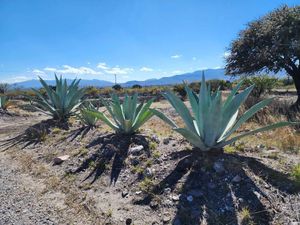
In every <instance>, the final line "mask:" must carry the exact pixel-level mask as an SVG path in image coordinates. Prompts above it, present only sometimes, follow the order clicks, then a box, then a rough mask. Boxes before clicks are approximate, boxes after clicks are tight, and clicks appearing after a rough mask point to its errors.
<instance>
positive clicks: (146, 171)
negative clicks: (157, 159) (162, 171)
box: [145, 168, 153, 177]
mask: <svg viewBox="0 0 300 225" xmlns="http://www.w3.org/2000/svg"><path fill="white" fill-rule="evenodd" d="M145 176H146V177H152V176H153V171H152V170H151V169H150V168H147V169H146V170H145Z"/></svg>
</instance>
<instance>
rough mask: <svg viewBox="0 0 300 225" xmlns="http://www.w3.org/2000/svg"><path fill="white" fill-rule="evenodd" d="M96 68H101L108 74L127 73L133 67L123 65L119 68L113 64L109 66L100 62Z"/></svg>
mask: <svg viewBox="0 0 300 225" xmlns="http://www.w3.org/2000/svg"><path fill="white" fill-rule="evenodd" d="M97 68H99V69H101V70H103V72H105V73H108V74H117V75H119V74H128V73H130V72H133V71H134V69H133V68H128V67H124V68H121V67H119V66H114V67H109V66H108V65H107V64H106V63H104V62H101V63H99V64H98V65H97Z"/></svg>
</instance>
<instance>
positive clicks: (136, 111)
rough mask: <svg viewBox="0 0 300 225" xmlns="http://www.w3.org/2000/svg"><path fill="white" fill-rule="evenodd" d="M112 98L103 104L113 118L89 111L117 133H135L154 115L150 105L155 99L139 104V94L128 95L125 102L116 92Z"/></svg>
mask: <svg viewBox="0 0 300 225" xmlns="http://www.w3.org/2000/svg"><path fill="white" fill-rule="evenodd" d="M111 98H112V101H111V102H107V101H105V100H103V104H104V106H105V107H106V109H107V112H108V113H109V114H110V116H111V118H112V120H111V119H109V118H108V117H107V116H106V115H105V114H104V113H103V112H99V111H97V112H95V111H89V113H90V114H91V115H94V116H95V117H97V118H99V119H100V120H102V121H103V122H104V123H106V124H107V125H108V126H109V127H111V128H112V129H113V130H115V131H116V132H117V133H122V134H127V135H130V134H133V133H135V132H136V131H137V130H138V129H139V128H140V127H141V126H142V125H143V124H144V123H146V122H147V121H148V120H149V119H150V118H151V117H152V116H153V112H152V111H151V110H150V106H151V104H152V102H153V101H154V99H151V100H149V101H148V102H146V103H145V104H144V103H140V104H138V99H137V98H138V95H137V94H134V95H133V96H128V95H126V96H125V99H124V102H123V103H121V101H120V99H119V97H118V96H117V95H116V94H112V95H111Z"/></svg>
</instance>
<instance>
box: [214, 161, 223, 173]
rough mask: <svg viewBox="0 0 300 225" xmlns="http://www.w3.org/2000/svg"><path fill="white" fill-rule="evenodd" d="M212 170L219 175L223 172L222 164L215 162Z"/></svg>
mask: <svg viewBox="0 0 300 225" xmlns="http://www.w3.org/2000/svg"><path fill="white" fill-rule="evenodd" d="M213 168H214V170H215V171H216V173H219V174H221V173H224V172H225V168H224V165H223V163H222V162H215V163H214V166H213Z"/></svg>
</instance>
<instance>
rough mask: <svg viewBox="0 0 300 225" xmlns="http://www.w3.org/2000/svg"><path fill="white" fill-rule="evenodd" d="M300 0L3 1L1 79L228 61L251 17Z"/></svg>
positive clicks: (159, 72) (148, 71)
mask: <svg viewBox="0 0 300 225" xmlns="http://www.w3.org/2000/svg"><path fill="white" fill-rule="evenodd" d="M297 3H298V4H299V0H290V1H280V0H271V1H270V0H251V1H241V0H210V1H200V0H123V1H121V0H26V1H24V0H0V50H1V51H0V82H10V83H12V82H17V81H23V80H27V79H35V78H36V77H37V76H38V75H39V76H42V77H44V78H45V79H52V78H53V74H54V72H56V73H58V74H62V75H63V76H65V77H67V78H75V77H80V78H82V79H103V80H110V81H113V80H114V78H113V77H114V76H113V74H117V75H118V81H119V82H123V81H127V80H145V79H148V78H158V77H162V76H171V75H174V74H180V73H184V72H192V71H195V70H199V69H203V68H219V67H223V66H224V54H226V49H227V48H228V47H229V44H230V42H231V41H232V40H233V39H234V38H235V37H237V34H238V32H239V31H240V30H241V29H243V28H245V25H246V24H247V22H249V21H251V20H254V19H257V18H259V17H260V16H263V15H264V14H265V13H267V12H269V11H271V10H273V9H274V8H277V7H279V6H281V5H283V4H288V5H290V6H293V5H296V4H297Z"/></svg>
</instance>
